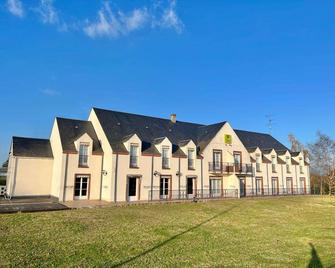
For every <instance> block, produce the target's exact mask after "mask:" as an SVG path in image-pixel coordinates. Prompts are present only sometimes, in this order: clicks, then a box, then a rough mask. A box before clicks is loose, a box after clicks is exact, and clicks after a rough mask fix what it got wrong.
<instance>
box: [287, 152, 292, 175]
mask: <svg viewBox="0 0 335 268" xmlns="http://www.w3.org/2000/svg"><path fill="white" fill-rule="evenodd" d="M286 172H287V173H290V172H291V170H290V157H289V156H286Z"/></svg>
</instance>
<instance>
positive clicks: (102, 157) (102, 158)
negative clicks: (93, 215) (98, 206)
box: [99, 155, 104, 200]
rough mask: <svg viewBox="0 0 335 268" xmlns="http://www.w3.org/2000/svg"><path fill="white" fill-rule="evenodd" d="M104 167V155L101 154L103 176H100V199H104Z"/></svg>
mask: <svg viewBox="0 0 335 268" xmlns="http://www.w3.org/2000/svg"><path fill="white" fill-rule="evenodd" d="M103 169H104V156H103V155H102V156H101V177H100V193H99V200H101V199H102V181H103V177H104V175H103Z"/></svg>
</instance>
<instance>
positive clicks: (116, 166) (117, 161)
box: [114, 153, 119, 203]
mask: <svg viewBox="0 0 335 268" xmlns="http://www.w3.org/2000/svg"><path fill="white" fill-rule="evenodd" d="M118 165H119V154H118V153H117V154H116V160H115V180H114V202H115V203H116V202H117V200H116V199H117V170H118Z"/></svg>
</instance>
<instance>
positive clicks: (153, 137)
mask: <svg viewBox="0 0 335 268" xmlns="http://www.w3.org/2000/svg"><path fill="white" fill-rule="evenodd" d="M93 109H94V111H95V113H96V115H97V117H98V120H99V121H100V124H101V126H102V128H103V130H104V132H105V134H106V136H107V139H108V141H109V143H110V144H111V146H112V149H113V150H114V151H115V152H119V153H126V152H127V150H126V149H125V148H123V147H124V146H122V144H121V143H122V140H123V139H124V137H126V136H128V135H132V134H137V135H138V136H139V138H140V139H141V140H142V142H144V146H142V147H143V148H142V152H143V153H148V152H147V151H146V150H148V149H149V148H151V150H152V144H156V143H159V142H161V141H162V140H163V139H164V137H167V138H168V139H169V140H170V141H171V143H172V144H173V145H174V146H173V154H174V153H177V151H178V149H179V146H178V144H179V143H180V142H182V141H185V140H193V141H194V142H195V143H196V145H197V146H198V148H199V151H200V152H201V151H202V150H203V149H204V148H205V147H206V145H207V144H208V143H209V142H210V141H211V139H212V138H213V137H214V136H215V134H216V133H217V132H218V131H219V130H220V129H221V127H222V126H223V125H224V124H225V122H222V123H218V124H214V125H208V126H205V125H201V124H195V123H188V122H180V121H177V122H176V123H172V122H171V121H170V120H169V119H162V118H157V117H150V116H144V115H138V114H130V113H124V112H116V111H110V110H103V109H99V108H93ZM177 154H178V155H180V154H181V152H180V151H179V152H178V153H177Z"/></svg>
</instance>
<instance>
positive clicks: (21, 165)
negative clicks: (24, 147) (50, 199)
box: [10, 157, 53, 197]
mask: <svg viewBox="0 0 335 268" xmlns="http://www.w3.org/2000/svg"><path fill="white" fill-rule="evenodd" d="M15 158H16V162H15V165H16V168H15V167H14V170H15V169H16V174H15V171H14V173H13V181H12V182H11V183H12V188H11V191H10V194H11V195H12V196H14V197H16V196H49V195H50V185H51V176H52V164H53V159H51V158H24V157H15Z"/></svg>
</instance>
